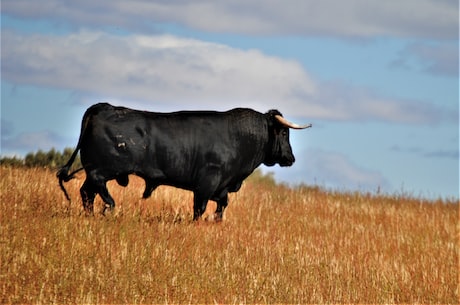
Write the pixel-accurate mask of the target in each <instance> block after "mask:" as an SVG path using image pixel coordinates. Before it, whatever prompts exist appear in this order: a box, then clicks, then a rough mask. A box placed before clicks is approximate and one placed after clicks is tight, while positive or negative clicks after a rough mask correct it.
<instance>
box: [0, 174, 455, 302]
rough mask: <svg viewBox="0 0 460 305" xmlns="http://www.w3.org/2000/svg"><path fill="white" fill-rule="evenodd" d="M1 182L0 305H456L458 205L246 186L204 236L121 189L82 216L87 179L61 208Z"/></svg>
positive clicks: (202, 229) (38, 186) (183, 196)
mask: <svg viewBox="0 0 460 305" xmlns="http://www.w3.org/2000/svg"><path fill="white" fill-rule="evenodd" d="M0 170H1V185H0V187H1V197H0V270H1V272H0V295H1V298H0V301H1V303H47V304H48V303H215V302H217V303H425V304H427V303H455V304H458V302H459V286H458V280H459V273H458V262H459V261H458V255H459V246H458V237H459V234H458V233H459V223H458V216H459V214H458V207H459V203H458V201H457V200H431V201H430V200H423V199H419V198H410V197H408V196H404V195H393V196H388V195H386V196H383V195H371V194H362V193H340V192H327V191H324V190H321V189H320V188H315V187H299V188H287V187H283V186H275V187H273V186H270V185H269V184H263V183H260V182H259V183H258V182H255V181H248V182H247V183H245V184H244V185H243V188H242V189H241V191H240V192H238V193H236V194H232V195H231V196H230V204H229V207H228V209H227V210H226V214H225V220H224V221H223V222H222V223H220V224H213V223H209V222H206V221H199V222H192V221H191V219H192V195H191V193H190V192H186V191H182V190H178V189H174V188H169V187H160V188H159V189H158V190H157V191H155V192H154V194H153V196H152V197H151V198H149V199H147V200H142V199H140V197H141V195H142V192H143V188H144V183H143V181H142V180H140V179H137V178H135V177H130V179H131V181H130V184H129V186H128V187H127V188H122V187H120V186H118V185H116V183H115V184H110V185H109V189H110V192H111V193H112V195H113V197H114V198H115V200H116V202H117V207H116V209H115V211H114V212H113V213H112V214H109V215H107V216H105V217H103V216H100V215H96V216H94V217H86V216H84V214H83V213H81V211H82V207H81V202H80V198H79V191H78V190H79V187H80V185H81V183H82V180H83V178H84V176H80V177H78V178H77V179H74V180H72V181H71V182H69V183H67V188H68V190H69V193H70V195H71V197H72V198H73V202H72V203H71V204H69V203H68V202H67V201H66V200H65V198H64V196H63V194H62V193H61V190H60V189H59V186H58V184H57V180H56V178H55V174H54V172H51V171H48V170H44V169H14V168H8V167H2V168H0ZM212 208H215V205H213V204H211V203H210V204H209V211H210V212H212ZM95 209H96V210H100V209H102V202H101V201H100V199H97V201H96V203H95Z"/></svg>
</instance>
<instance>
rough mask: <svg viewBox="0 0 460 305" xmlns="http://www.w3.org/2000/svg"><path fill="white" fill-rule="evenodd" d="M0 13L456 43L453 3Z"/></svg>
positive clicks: (143, 4) (266, 0)
mask: <svg viewBox="0 0 460 305" xmlns="http://www.w3.org/2000/svg"><path fill="white" fill-rule="evenodd" d="M2 11H3V12H5V13H7V14H11V15H13V16H19V17H22V18H34V19H42V18H47V19H53V20H56V21H57V22H62V23H66V24H67V23H70V24H71V25H72V26H76V27H77V28H78V27H81V26H85V27H88V26H89V27H106V26H109V27H110V26H114V27H123V28H128V29H131V30H136V31H139V30H148V29H150V30H151V29H155V25H156V24H158V23H175V24H181V25H183V26H186V27H190V28H194V29H198V30H202V31H208V32H227V33H238V34H249V35H286V34H288V35H300V36H318V35H321V36H332V37H340V38H372V37H375V36H392V37H419V38H422V37H423V38H429V39H458V1H449V0H404V1H398V2H395V1H379V0H349V1H337V0H322V1H304V0H291V1H289V2H286V1H279V0H250V1H248V0H236V1H209V0H197V1H183V0H170V1H142V0H132V1H124V0H99V1H91V0H82V1H65V2H63V1H60V0H42V1H39V2H37V1H34V0H30V1H27V0H4V1H2Z"/></svg>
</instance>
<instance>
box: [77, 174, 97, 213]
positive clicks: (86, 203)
mask: <svg viewBox="0 0 460 305" xmlns="http://www.w3.org/2000/svg"><path fill="white" fill-rule="evenodd" d="M80 195H81V199H82V201H83V209H84V210H85V213H86V215H93V214H94V207H93V205H94V197H96V188H95V187H94V185H93V184H92V183H91V182H90V181H88V179H87V180H85V182H84V183H83V185H82V186H81V188H80Z"/></svg>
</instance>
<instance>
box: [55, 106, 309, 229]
mask: <svg viewBox="0 0 460 305" xmlns="http://www.w3.org/2000/svg"><path fill="white" fill-rule="evenodd" d="M310 126H311V125H307V126H299V125H296V124H292V123H290V122H288V121H286V120H285V119H284V118H283V117H282V115H281V113H280V112H278V111H277V110H270V111H269V112H267V113H266V114H262V113H259V112H256V111H254V110H251V109H242V108H237V109H233V110H230V111H227V112H214V111H181V112H174V113H154V112H146V111H138V110H133V109H129V108H124V107H114V106H112V105H109V104H105V103H101V104H96V105H93V106H91V107H90V108H88V110H87V111H86V113H85V115H84V116H83V120H82V126H81V133H80V138H79V140H78V145H77V147H76V149H75V151H74V152H73V154H72V157H71V158H70V160H69V161H68V162H67V164H66V165H64V166H63V167H62V168H61V169H60V170H59V171H58V173H57V177H58V178H59V184H60V186H61V188H62V190H63V192H64V194H65V195H66V197H67V199H69V197H68V194H67V192H66V190H65V188H64V185H63V182H64V181H65V182H67V181H69V180H70V179H72V178H73V177H74V174H75V172H76V171H75V172H73V173H71V174H69V173H68V172H69V169H70V166H71V165H72V163H73V162H74V160H75V157H76V155H77V153H78V150H80V156H81V162H82V165H83V168H82V169H84V170H85V171H86V180H85V182H84V183H83V185H82V187H81V189H80V193H81V197H82V200H83V207H84V209H85V210H86V212H88V213H90V214H92V213H93V202H94V198H95V196H96V194H99V195H100V196H101V198H102V199H103V201H104V202H105V207H104V211H105V209H106V208H110V209H113V208H114V206H115V202H114V200H113V198H112V196H110V194H109V192H108V190H107V187H106V183H107V181H109V180H113V179H116V181H117V182H118V184H120V185H122V186H127V185H128V175H129V174H135V175H137V176H140V177H142V178H143V179H144V180H145V184H146V186H145V191H144V194H143V197H144V198H148V197H149V196H150V195H151V194H152V192H153V191H154V190H155V188H156V187H158V186H159V185H170V186H175V187H179V188H183V189H186V190H190V191H193V194H194V204H193V219H194V220H197V219H199V218H200V217H201V216H202V214H203V213H204V211H205V210H206V205H207V202H208V200H213V201H216V202H217V209H216V213H215V216H216V219H217V220H221V219H222V215H223V211H224V209H225V207H226V206H227V204H228V193H229V192H236V191H238V190H239V189H240V187H241V184H242V182H243V180H244V179H246V178H247V177H248V176H249V175H250V174H251V173H252V172H253V171H254V169H256V168H257V167H258V166H259V165H260V164H261V163H263V164H265V165H268V166H273V165H275V164H276V163H278V164H279V165H280V166H291V165H292V164H293V163H294V161H295V159H294V155H293V154H292V149H291V145H290V143H289V128H295V129H303V128H307V127H310ZM80 170H81V169H80Z"/></svg>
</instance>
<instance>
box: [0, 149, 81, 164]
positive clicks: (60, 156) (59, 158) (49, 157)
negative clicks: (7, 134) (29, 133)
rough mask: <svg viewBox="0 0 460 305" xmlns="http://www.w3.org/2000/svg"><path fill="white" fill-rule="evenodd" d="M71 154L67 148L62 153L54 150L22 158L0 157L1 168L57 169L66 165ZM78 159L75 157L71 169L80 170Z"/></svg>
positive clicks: (34, 153) (31, 153)
mask: <svg viewBox="0 0 460 305" xmlns="http://www.w3.org/2000/svg"><path fill="white" fill-rule="evenodd" d="M72 153H73V148H70V147H67V148H65V149H64V150H63V151H62V152H61V151H58V150H56V149H54V148H51V150H49V151H47V152H46V151H43V150H41V149H40V150H38V151H36V152H30V153H28V154H27V155H26V156H25V157H24V158H21V157H16V156H14V157H1V158H0V165H1V166H14V167H46V168H51V169H57V168H60V167H61V166H63V165H64V164H66V163H67V161H68V160H69V159H70V156H71V155H72ZM80 167H81V162H80V157H79V156H77V158H76V159H75V162H74V163H73V165H72V168H74V169H76V168H80Z"/></svg>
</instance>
